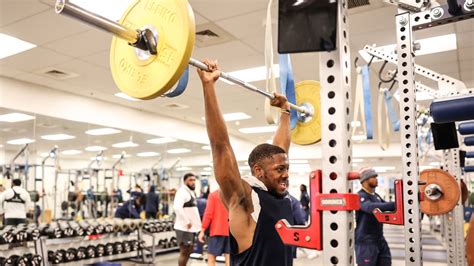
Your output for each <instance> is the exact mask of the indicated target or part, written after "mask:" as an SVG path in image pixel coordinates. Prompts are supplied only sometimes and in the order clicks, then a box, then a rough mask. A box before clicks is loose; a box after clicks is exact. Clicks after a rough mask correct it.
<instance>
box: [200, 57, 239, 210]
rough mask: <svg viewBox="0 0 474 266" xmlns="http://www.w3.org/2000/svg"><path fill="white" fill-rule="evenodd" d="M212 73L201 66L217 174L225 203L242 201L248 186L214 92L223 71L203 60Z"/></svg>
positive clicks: (207, 119) (215, 172) (208, 133)
mask: <svg viewBox="0 0 474 266" xmlns="http://www.w3.org/2000/svg"><path fill="white" fill-rule="evenodd" d="M203 63H204V64H206V65H207V66H208V67H209V69H210V70H211V72H206V71H203V70H200V69H198V74H199V77H200V78H201V82H202V87H203V92H204V106H205V117H206V128H207V135H208V136H209V141H210V146H211V151H212V159H213V162H214V174H215V176H216V179H217V183H219V186H220V188H221V191H222V195H223V199H222V200H223V202H224V203H225V205H226V206H228V205H229V203H231V202H234V203H237V202H241V201H242V200H243V199H245V188H244V185H243V183H242V179H241V178H240V172H239V168H238V165H237V160H236V159H235V155H234V151H233V150H232V146H231V144H230V140H229V135H228V132H227V127H226V125H225V121H224V118H223V116H222V113H221V110H220V108H219V104H218V102H217V96H216V91H215V82H216V81H217V79H218V78H219V75H220V71H219V70H218V68H217V62H216V61H209V60H204V61H203Z"/></svg>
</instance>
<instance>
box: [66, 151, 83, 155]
mask: <svg viewBox="0 0 474 266" xmlns="http://www.w3.org/2000/svg"><path fill="white" fill-rule="evenodd" d="M81 153H82V151H80V150H65V151H61V154H62V155H77V154H81Z"/></svg>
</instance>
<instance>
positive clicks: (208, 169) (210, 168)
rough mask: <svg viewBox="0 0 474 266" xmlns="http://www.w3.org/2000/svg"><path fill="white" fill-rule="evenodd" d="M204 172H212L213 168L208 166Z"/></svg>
mask: <svg viewBox="0 0 474 266" xmlns="http://www.w3.org/2000/svg"><path fill="white" fill-rule="evenodd" d="M202 170H204V171H212V167H209V166H207V167H204V168H202Z"/></svg>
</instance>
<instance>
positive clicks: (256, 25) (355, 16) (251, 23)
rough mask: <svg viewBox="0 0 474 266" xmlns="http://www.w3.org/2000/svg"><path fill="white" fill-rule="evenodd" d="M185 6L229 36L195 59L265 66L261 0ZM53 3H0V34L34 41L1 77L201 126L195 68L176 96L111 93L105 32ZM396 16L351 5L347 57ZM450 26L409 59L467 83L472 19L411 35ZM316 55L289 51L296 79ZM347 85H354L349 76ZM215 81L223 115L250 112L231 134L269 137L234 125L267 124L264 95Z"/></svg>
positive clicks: (389, 36)
mask: <svg viewBox="0 0 474 266" xmlns="http://www.w3.org/2000/svg"><path fill="white" fill-rule="evenodd" d="M91 1H92V0H91ZM274 2H275V3H274V4H273V9H272V11H273V15H274V21H275V25H274V30H273V31H274V47H275V48H276V40H277V35H276V12H277V8H276V7H277V6H276V2H277V1H274ZM190 4H191V6H192V7H193V9H194V12H195V14H196V23H197V24H198V25H200V24H203V23H209V22H211V23H215V24H216V25H218V26H220V27H221V28H223V29H224V30H226V31H227V32H228V33H230V34H231V36H233V37H234V38H233V40H232V41H230V42H227V43H223V44H218V45H214V46H209V47H204V48H195V49H194V51H193V57H194V58H197V59H203V58H216V59H218V60H219V63H220V65H221V68H222V69H223V70H224V71H226V72H230V71H234V70H239V69H243V68H249V67H256V66H261V65H263V64H264V56H263V50H264V30H265V29H264V21H265V15H266V5H267V0H265V1H264V0H190ZM53 5H54V1H52V0H41V1H40V0H1V1H0V12H1V13H0V15H1V16H0V33H5V34H9V35H12V36H15V37H17V38H20V39H22V40H25V41H28V42H32V43H34V44H36V45H38V47H36V48H34V49H32V50H29V51H26V52H23V53H20V54H17V55H14V56H11V57H8V58H4V59H2V60H0V75H1V76H5V77H10V78H13V79H17V80H20V81H25V82H29V83H33V84H39V85H44V86H47V87H51V88H54V89H58V90H62V91H67V92H70V93H74V94H79V95H83V96H87V97H92V98H97V99H100V100H104V101H108V102H113V103H116V104H119V105H124V106H128V107H131V108H136V109H140V110H144V111H147V112H152V113H156V114H158V115H163V116H169V117H172V118H175V119H179V120H185V121H187V122H192V123H197V124H201V125H204V121H203V120H202V119H201V117H202V116H203V114H204V110H203V99H202V92H201V86H200V82H199V81H198V77H197V75H196V74H195V73H194V72H195V71H194V70H192V71H191V72H192V73H191V75H190V82H189V84H188V88H187V90H186V92H185V93H184V94H183V95H181V96H179V97H178V98H171V99H168V98H158V99H155V100H149V101H140V102H130V101H126V100H123V99H120V98H117V97H115V96H113V94H114V93H116V92H118V89H117V87H116V86H115V84H114V82H113V79H112V76H111V73H110V67H109V47H110V41H111V36H110V35H109V34H108V33H105V32H103V31H101V30H97V29H94V28H91V27H89V26H87V25H85V24H83V23H80V22H78V21H76V20H73V19H71V18H68V17H65V16H61V15H57V14H56V13H55V12H54V10H53ZM395 14H396V8H395V7H394V6H387V5H384V4H383V3H381V2H380V1H373V3H372V4H371V5H370V6H368V7H367V6H366V7H360V8H355V9H351V10H350V15H349V26H350V27H349V29H350V31H349V33H350V43H351V54H352V59H353V58H355V56H356V55H357V51H358V50H360V49H362V48H363V47H364V46H365V45H366V44H374V43H375V44H377V45H387V44H391V43H394V42H395V25H394V21H395V18H394V15H395ZM453 32H455V33H456V34H457V44H458V48H459V49H458V50H456V51H449V52H444V53H439V54H436V55H427V56H421V57H419V58H417V60H416V62H417V63H418V64H421V65H423V66H425V67H429V68H431V69H433V70H435V71H438V72H441V73H444V74H447V75H450V76H452V77H455V78H458V79H461V80H462V81H464V82H465V83H466V85H467V87H474V53H473V52H472V50H473V47H474V20H472V19H471V20H468V21H462V22H457V23H455V24H450V25H445V26H441V27H436V28H433V29H428V30H423V31H420V32H417V33H416V38H426V37H431V36H437V35H441V34H446V33H453ZM318 58H319V57H318V54H316V53H304V54H293V55H292V62H293V70H294V76H295V80H296V81H301V80H305V79H315V80H318V79H319V73H318V72H319V59H318ZM392 67H393V66H392ZM51 68H54V69H58V70H63V71H66V72H71V73H75V74H77V75H78V76H77V77H75V78H71V79H67V80H56V79H53V78H50V77H47V76H44V75H42V74H41V73H42V72H44V70H46V69H51ZM377 71H378V68H376V69H373V72H374V73H376V72H377ZM353 77H354V74H353ZM352 83H353V84H355V79H354V78H353V80H352ZM254 84H255V85H257V86H259V87H261V88H263V86H264V85H265V84H264V82H263V81H260V82H255V83H254ZM218 87H219V88H218V95H219V99H220V101H221V107H222V110H223V112H224V113H230V112H241V111H243V112H246V113H248V114H250V115H251V116H252V117H253V118H252V119H249V120H242V121H240V125H236V124H235V123H234V122H229V123H228V124H227V125H228V127H229V131H230V133H231V134H234V135H235V136H238V137H240V138H242V139H245V140H247V141H249V142H253V143H260V142H264V141H266V140H267V139H269V137H270V136H271V134H270V133H268V134H258V135H248V134H242V133H240V132H239V131H238V129H239V128H242V127H253V126H264V125H266V122H265V120H264V112H263V102H264V99H263V98H262V97H260V96H255V94H253V93H250V92H248V91H246V90H243V89H240V88H238V87H236V86H231V85H228V84H226V83H223V82H219V85H218ZM374 87H375V85H374ZM375 94H376V93H374V95H375ZM27 97H28V96H27V95H25V99H26V100H32V99H28V98H27ZM374 97H375V96H374ZM374 99H375V98H374ZM169 103H179V104H184V105H187V106H188V107H189V108H188V109H185V110H181V111H176V110H173V109H169V108H166V107H164V106H165V105H167V104H169ZM0 126H1V125H0ZM393 139H394V140H396V139H398V137H397V135H394V137H393ZM114 141H115V140H114Z"/></svg>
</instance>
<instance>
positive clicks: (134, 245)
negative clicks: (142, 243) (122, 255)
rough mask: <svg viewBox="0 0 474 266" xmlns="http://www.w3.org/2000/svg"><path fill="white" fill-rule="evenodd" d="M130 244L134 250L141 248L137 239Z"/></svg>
mask: <svg viewBox="0 0 474 266" xmlns="http://www.w3.org/2000/svg"><path fill="white" fill-rule="evenodd" d="M130 246H131V247H132V251H137V250H138V248H139V244H138V241H137V240H132V241H130Z"/></svg>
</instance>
